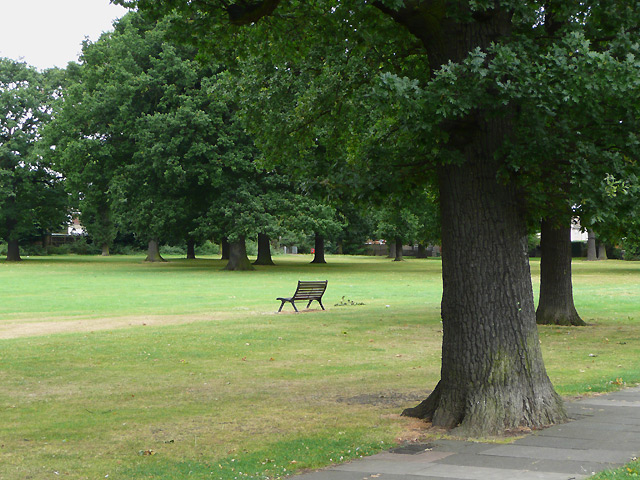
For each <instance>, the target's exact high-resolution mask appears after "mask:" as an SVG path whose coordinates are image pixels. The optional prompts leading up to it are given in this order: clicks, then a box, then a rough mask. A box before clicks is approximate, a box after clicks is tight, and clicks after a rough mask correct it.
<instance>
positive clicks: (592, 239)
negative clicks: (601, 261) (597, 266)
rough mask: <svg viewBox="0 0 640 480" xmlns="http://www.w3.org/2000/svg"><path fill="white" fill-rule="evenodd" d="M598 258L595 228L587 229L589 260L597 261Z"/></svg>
mask: <svg viewBox="0 0 640 480" xmlns="http://www.w3.org/2000/svg"><path fill="white" fill-rule="evenodd" d="M597 259H598V255H597V253H596V234H595V232H594V231H593V230H587V260H589V261H595V260H597Z"/></svg>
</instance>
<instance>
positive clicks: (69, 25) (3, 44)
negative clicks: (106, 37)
mask: <svg viewBox="0 0 640 480" xmlns="http://www.w3.org/2000/svg"><path fill="white" fill-rule="evenodd" d="M126 12H127V10H126V9H125V8H123V7H121V6H119V5H111V4H110V3H109V0H0V57H8V58H12V59H14V60H22V61H24V62H27V63H28V64H29V65H33V66H34V67H37V68H39V69H41V70H42V69H45V68H50V67H54V66H55V67H61V68H64V67H66V66H67V63H68V62H70V61H77V60H78V55H79V54H80V52H81V51H82V41H83V40H84V39H85V37H89V39H91V40H92V41H95V40H97V39H98V37H100V34H101V33H103V32H106V31H109V30H113V27H112V22H113V20H115V19H116V18H120V17H122V16H123V15H124V14H125V13H126Z"/></svg>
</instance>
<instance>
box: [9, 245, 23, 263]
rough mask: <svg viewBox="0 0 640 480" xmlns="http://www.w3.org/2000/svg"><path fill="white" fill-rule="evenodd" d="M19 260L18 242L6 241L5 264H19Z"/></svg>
mask: <svg viewBox="0 0 640 480" xmlns="http://www.w3.org/2000/svg"><path fill="white" fill-rule="evenodd" d="M20 260H22V258H20V242H19V241H18V240H8V241H7V262H19V261H20Z"/></svg>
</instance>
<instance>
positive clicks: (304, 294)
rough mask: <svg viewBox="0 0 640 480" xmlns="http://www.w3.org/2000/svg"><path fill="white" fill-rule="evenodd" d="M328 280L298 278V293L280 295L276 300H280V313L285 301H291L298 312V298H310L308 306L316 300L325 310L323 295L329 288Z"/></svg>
mask: <svg viewBox="0 0 640 480" xmlns="http://www.w3.org/2000/svg"><path fill="white" fill-rule="evenodd" d="M327 283H328V280H322V281H320V280H314V281H308V280H298V287H297V288H296V293H294V294H293V297H287V298H285V297H278V298H277V299H276V300H280V302H281V303H280V308H279V309H278V313H280V312H281V311H282V307H283V306H284V304H285V302H289V303H291V305H293V309H294V310H295V311H296V312H298V309H297V308H296V301H297V300H308V301H309V303H307V308H309V306H310V305H311V302H313V301H314V300H316V301H317V302H318V303H319V304H320V307H322V310H324V306H323V305H322V295H324V292H325V290H326V289H327Z"/></svg>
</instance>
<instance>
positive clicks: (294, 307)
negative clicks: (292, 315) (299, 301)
mask: <svg viewBox="0 0 640 480" xmlns="http://www.w3.org/2000/svg"><path fill="white" fill-rule="evenodd" d="M291 305H293V309H294V310H295V311H296V313H298V309H297V308H296V302H291Z"/></svg>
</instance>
